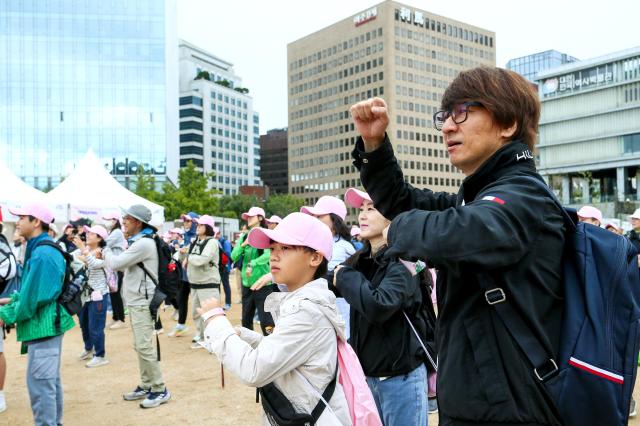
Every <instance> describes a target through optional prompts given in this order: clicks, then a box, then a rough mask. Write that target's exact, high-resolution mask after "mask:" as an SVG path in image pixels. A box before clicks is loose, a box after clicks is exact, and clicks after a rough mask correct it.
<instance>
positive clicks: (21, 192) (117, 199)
mask: <svg viewBox="0 0 640 426" xmlns="http://www.w3.org/2000/svg"><path fill="white" fill-rule="evenodd" d="M0 179H1V180H0V181H1V182H2V186H1V187H0V206H1V207H2V212H3V214H4V220H7V221H15V220H16V218H15V217H13V216H11V215H10V214H9V213H8V208H9V207H20V206H23V205H26V204H29V203H33V202H44V203H45V204H47V205H48V206H49V207H50V208H51V209H52V210H53V212H54V215H55V218H56V222H57V223H64V222H68V221H71V220H75V219H78V218H80V217H86V218H89V219H91V220H93V221H100V219H101V217H102V216H103V215H105V214H107V213H112V212H120V211H121V209H126V208H128V207H129V206H131V205H133V204H143V205H145V206H147V207H148V208H149V210H151V213H152V215H153V216H152V219H151V222H152V224H154V225H159V224H162V223H163V222H164V208H163V207H162V206H160V205H158V204H155V203H152V202H151V201H149V200H146V199H145V198H142V197H140V196H138V195H136V194H134V193H133V192H131V191H129V190H128V189H126V188H125V187H123V186H122V185H120V184H119V183H118V181H117V180H116V179H115V178H114V177H113V176H111V174H109V172H108V171H107V170H105V168H104V166H103V165H102V164H101V163H100V160H99V159H98V157H97V156H96V155H95V154H94V153H93V151H91V150H90V151H89V152H87V154H86V155H85V156H84V158H83V159H82V160H80V163H79V164H78V166H77V167H76V168H75V170H74V171H73V172H72V173H71V174H70V175H69V176H68V177H67V178H66V179H65V180H64V181H62V183H61V184H60V185H58V186H57V187H56V188H54V189H53V190H51V191H50V192H49V193H46V194H45V193H43V192H41V191H38V190H37V189H35V188H33V187H31V186H30V185H28V184H26V183H25V182H24V181H22V180H21V179H20V178H18V177H17V176H15V175H14V174H13V173H12V172H11V171H10V170H9V168H8V167H7V166H5V165H3V164H1V163H0Z"/></svg>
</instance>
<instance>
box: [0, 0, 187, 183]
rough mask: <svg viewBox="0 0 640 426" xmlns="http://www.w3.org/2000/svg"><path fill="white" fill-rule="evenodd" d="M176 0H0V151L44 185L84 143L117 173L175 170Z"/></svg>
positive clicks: (65, 170) (64, 171)
mask: <svg viewBox="0 0 640 426" xmlns="http://www.w3.org/2000/svg"><path fill="white" fill-rule="evenodd" d="M175 16H176V4H175V0H153V1H152V0H140V1H138V0H136V1H126V0H102V1H72V0H57V1H53V0H40V1H37V2H36V1H14V0H0V158H1V159H2V160H3V161H5V162H6V163H7V165H8V166H9V167H10V168H11V169H12V170H13V172H14V173H16V174H17V175H18V176H20V177H22V178H23V179H24V180H25V181H27V182H28V183H30V184H32V185H34V186H37V187H40V188H47V187H52V186H55V185H57V184H58V183H59V182H60V180H61V178H63V177H64V176H66V175H68V174H69V173H70V172H71V171H72V170H73V168H74V167H75V165H76V164H77V162H78V160H80V159H81V158H82V157H83V156H84V155H85V153H86V152H87V150H88V149H89V148H91V149H93V151H94V152H95V153H96V154H97V155H98V157H99V158H100V159H101V161H102V162H103V163H104V165H105V168H107V169H108V170H109V171H110V172H111V173H112V174H114V175H115V176H116V177H117V178H118V179H119V180H120V181H121V182H126V181H128V178H129V177H130V176H132V175H135V173H136V172H137V170H138V167H139V166H140V165H142V166H143V167H144V168H145V170H147V171H149V172H151V173H153V174H155V175H156V176H157V179H158V180H159V181H162V180H164V179H165V178H166V177H169V178H171V179H172V180H175V179H176V176H177V171H178V141H177V140H178V108H177V99H178V55H177V48H178V42H177V35H176V22H175Z"/></svg>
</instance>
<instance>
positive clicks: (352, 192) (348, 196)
mask: <svg viewBox="0 0 640 426" xmlns="http://www.w3.org/2000/svg"><path fill="white" fill-rule="evenodd" d="M344 201H345V202H346V203H347V204H348V205H349V206H350V207H353V208H356V209H359V208H360V207H362V203H364V202H365V201H369V202H371V203H372V202H373V200H372V199H371V197H369V194H367V193H366V192H364V191H360V190H358V189H356V188H349V189H347V192H345V193H344Z"/></svg>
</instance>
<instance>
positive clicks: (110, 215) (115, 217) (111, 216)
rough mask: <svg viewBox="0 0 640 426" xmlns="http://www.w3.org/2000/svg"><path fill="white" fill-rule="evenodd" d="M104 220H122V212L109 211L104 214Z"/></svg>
mask: <svg viewBox="0 0 640 426" xmlns="http://www.w3.org/2000/svg"><path fill="white" fill-rule="evenodd" d="M102 220H117V221H118V222H121V221H122V217H121V216H120V213H108V214H105V215H104V216H102Z"/></svg>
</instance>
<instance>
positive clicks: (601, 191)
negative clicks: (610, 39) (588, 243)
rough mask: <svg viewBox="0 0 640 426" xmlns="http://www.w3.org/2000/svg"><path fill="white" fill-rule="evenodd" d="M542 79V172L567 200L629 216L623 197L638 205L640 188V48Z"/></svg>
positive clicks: (547, 74)
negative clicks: (622, 204)
mask: <svg viewBox="0 0 640 426" xmlns="http://www.w3.org/2000/svg"><path fill="white" fill-rule="evenodd" d="M538 78H539V81H538V82H539V93H540V99H541V102H542V115H541V118H540V132H539V146H538V149H539V154H540V165H539V171H540V173H541V174H542V175H543V176H545V177H546V178H547V179H548V180H549V181H550V183H551V184H552V186H553V187H554V188H555V189H556V191H557V192H558V193H559V194H560V195H561V197H562V201H563V202H564V203H566V204H587V203H595V204H598V203H600V204H601V206H600V207H602V209H603V210H604V211H605V214H608V215H609V216H612V215H617V214H620V213H622V212H621V211H620V209H619V208H618V207H616V206H615V202H616V201H619V202H623V201H630V202H632V203H634V202H636V201H637V200H638V198H639V197H638V194H639V192H640V170H639V166H640V47H634V48H631V49H627V50H624V51H621V52H615V53H611V54H608V55H604V56H601V57H598V58H593V59H588V60H584V61H579V62H573V63H570V64H565V65H562V66H560V67H557V68H555V69H553V70H549V71H544V72H542V73H539V74H538ZM607 204H608V205H607ZM632 207H634V206H631V207H630V208H632Z"/></svg>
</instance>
